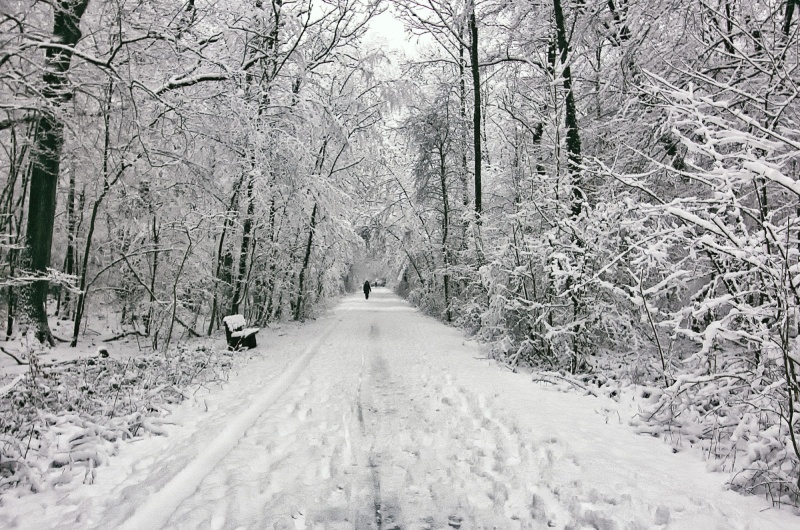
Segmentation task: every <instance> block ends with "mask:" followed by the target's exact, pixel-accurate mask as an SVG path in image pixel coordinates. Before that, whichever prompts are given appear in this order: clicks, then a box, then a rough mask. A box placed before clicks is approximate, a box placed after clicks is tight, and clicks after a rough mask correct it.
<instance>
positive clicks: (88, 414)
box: [0, 345, 233, 492]
mask: <svg viewBox="0 0 800 530" xmlns="http://www.w3.org/2000/svg"><path fill="white" fill-rule="evenodd" d="M232 362H233V355H232V353H231V352H228V351H222V352H219V351H216V350H215V349H213V348H210V347H207V346H204V345H199V346H194V347H192V348H189V347H186V346H179V347H178V348H177V350H176V351H173V352H171V354H170V355H168V356H165V355H164V354H159V353H151V354H147V355H142V356H137V357H131V358H129V359H127V360H118V359H113V358H110V357H108V356H103V355H102V354H101V355H99V356H97V357H90V358H81V359H77V360H75V361H69V362H64V363H58V364H51V365H41V366H38V365H37V364H36V362H35V360H34V362H33V363H31V365H30V370H29V371H28V372H27V373H26V374H25V375H24V376H23V377H22V378H21V379H19V380H18V381H17V382H16V383H15V384H14V385H13V386H12V387H11V388H10V389H9V390H8V391H7V392H5V394H3V395H2V396H0V492H2V491H5V490H8V489H9V488H13V487H18V486H19V487H29V488H30V489H31V490H32V491H34V492H38V491H43V490H46V489H49V488H52V487H55V486H58V485H60V484H65V483H69V482H72V481H74V480H82V481H83V482H84V483H92V482H93V481H94V479H95V477H96V473H97V468H98V467H100V466H102V465H104V464H106V463H107V462H108V459H109V457H110V456H111V455H113V454H115V453H116V452H117V450H118V449H119V447H120V444H121V443H122V442H124V441H126V440H130V439H133V438H137V437H143V436H149V435H160V434H163V433H164V429H163V426H162V424H163V422H164V417H165V416H166V415H167V414H168V413H169V406H170V405H173V404H177V403H180V402H181V401H183V400H184V399H186V398H187V397H189V395H190V393H191V392H193V391H196V389H197V388H199V387H200V386H202V385H207V384H210V383H214V382H220V381H225V380H227V376H228V372H229V369H230V368H231V365H232ZM6 383H10V381H6Z"/></svg>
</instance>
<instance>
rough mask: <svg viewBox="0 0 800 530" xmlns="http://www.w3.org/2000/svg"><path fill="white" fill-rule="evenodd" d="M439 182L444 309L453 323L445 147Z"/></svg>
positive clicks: (442, 151) (440, 158)
mask: <svg viewBox="0 0 800 530" xmlns="http://www.w3.org/2000/svg"><path fill="white" fill-rule="evenodd" d="M439 182H440V184H441V186H442V209H443V210H444V211H443V215H442V261H443V262H444V268H445V272H444V307H445V317H446V318H447V321H448V322H450V321H452V314H451V312H450V272H449V267H450V259H449V256H448V254H449V252H448V249H447V234H448V231H449V228H450V207H449V204H448V201H447V166H446V165H445V152H444V146H440V148H439Z"/></svg>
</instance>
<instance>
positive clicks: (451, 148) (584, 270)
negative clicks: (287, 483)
mask: <svg viewBox="0 0 800 530" xmlns="http://www.w3.org/2000/svg"><path fill="white" fill-rule="evenodd" d="M798 4H800V2H798V1H797V0H656V1H653V0H466V1H465V0H228V1H225V2H216V1H213V0H150V1H147V2H141V1H138V0H115V1H108V0H48V1H44V2H43V1H35V0H6V1H5V2H3V5H2V7H0V145H2V151H1V152H0V174H2V176H3V178H2V180H0V186H1V189H0V238H1V239H0V287H2V293H1V294H2V296H1V297H0V314H2V316H3V317H5V318H4V319H3V335H4V336H3V338H4V339H5V340H4V341H2V342H0V346H2V356H3V357H10V358H13V360H14V361H15V362H18V363H23V364H25V365H27V366H28V367H29V369H28V371H27V372H26V375H25V377H24V378H23V379H21V380H19V382H17V381H16V380H15V381H14V382H13V383H10V384H9V385H7V386H6V387H3V395H2V396H0V399H1V400H2V406H1V407H0V409H2V419H0V431H2V432H1V433H0V440H2V449H0V488H4V487H8V486H11V485H15V484H18V483H22V482H26V481H28V482H34V483H35V482H36V480H37V479H36V478H35V476H34V473H33V471H31V469H30V466H28V465H27V464H26V463H25V462H26V458H27V456H26V455H27V454H28V449H27V448H30V447H31V440H32V439H40V438H41V439H43V438H44V434H43V433H44V430H45V427H46V426H47V425H53V424H58V425H60V423H59V421H61V420H60V419H58V418H60V417H63V416H64V414H66V413H65V411H69V415H71V416H70V417H74V416H75V415H76V414H77V415H79V416H80V415H84V416H85V417H87V418H89V417H92V418H96V417H98V416H103V415H105V416H108V415H109V413H110V416H111V418H112V419H114V420H121V419H122V418H128V419H129V420H130V421H129V422H128V423H126V424H125V425H124V426H119V429H118V430H117V431H115V432H116V434H115V435H114V436H136V435H138V434H140V432H144V431H149V432H155V433H157V431H158V428H157V426H156V425H155V424H154V423H153V421H152V420H148V419H146V418H145V417H146V416H147V411H152V410H157V409H158V407H157V406H156V404H154V403H152V402H147V400H151V401H152V400H153V399H155V398H154V397H153V393H152V392H151V391H150V390H148V389H151V387H149V386H148V387H147V388H145V384H148V385H149V384H150V383H143V381H144V380H145V379H148V378H151V377H152V378H154V379H158V378H159V377H160V378H162V379H163V380H164V381H166V382H165V383H164V384H163V385H161V386H160V387H159V388H162V387H163V388H166V389H174V388H178V387H180V385H181V384H186V383H187V382H189V381H191V380H193V379H197V377H198V373H200V372H201V371H204V370H205V371H206V372H209V373H210V374H211V375H210V377H216V376H217V375H218V373H217V372H214V370H216V369H217V368H214V367H213V366H211V365H210V364H209V362H210V361H209V358H210V356H209V355H207V354H206V351H207V350H205V349H204V348H205V347H199V348H198V349H193V347H191V346H190V345H191V341H192V340H194V339H197V338H200V337H204V336H208V335H212V334H214V333H217V332H218V331H219V330H220V329H221V328H220V326H221V319H222V318H223V317H225V316H227V315H232V314H243V315H244V316H245V317H246V319H247V321H248V322H251V323H253V324H254V325H258V326H267V325H269V324H270V323H273V322H281V321H290V320H295V321H302V320H304V319H307V318H313V317H314V316H315V315H316V314H317V313H318V312H319V311H322V310H324V308H325V307H326V306H325V303H326V301H329V300H333V299H335V298H336V297H337V296H339V295H340V294H341V293H343V292H345V291H347V290H353V289H355V288H357V287H358V286H359V282H360V281H363V279H364V278H360V277H358V275H357V274H354V273H353V266H354V264H356V263H357V262H359V261H363V260H364V259H366V258H369V259H372V260H377V261H379V262H381V263H382V264H383V270H385V271H386V274H387V279H388V280H389V284H390V285H392V286H393V287H394V288H395V290H396V292H398V293H399V294H401V295H402V296H404V297H406V298H407V299H408V300H409V301H410V302H412V303H413V304H414V305H416V306H417V307H419V308H420V309H421V310H423V311H425V312H426V313H428V314H430V315H433V316H435V317H437V318H440V319H441V320H443V321H445V322H448V323H451V324H452V325H453V326H458V327H460V328H463V329H465V330H466V331H467V332H468V333H470V334H471V335H472V336H473V337H475V338H477V339H479V340H481V341H484V342H486V343H488V344H490V345H491V347H492V351H493V355H494V357H495V358H496V359H497V360H498V361H500V362H502V363H504V364H505V365H507V366H508V367H509V368H510V369H512V370H523V369H524V370H536V371H539V372H541V373H545V374H553V377H555V376H558V377H563V378H566V379H568V380H569V381H572V382H574V384H575V385H577V386H580V387H581V388H594V389H595V391H601V390H603V389H612V390H611V391H609V393H610V394H611V395H612V396H613V395H614V390H613V389H616V388H620V387H631V388H636V389H638V390H637V391H638V392H640V393H641V395H642V397H644V398H646V399H647V400H648V403H649V405H648V408H646V409H645V410H643V411H642V414H641V422H640V424H639V425H637V429H639V430H640V431H641V432H642V433H647V434H651V435H653V436H661V437H663V438H664V439H666V440H667V441H668V442H670V443H676V444H687V445H692V446H699V447H701V448H702V449H703V451H704V453H706V454H707V456H708V459H709V461H710V462H713V463H714V466H715V467H716V468H717V469H719V470H723V471H726V472H729V473H730V474H731V485H732V486H733V487H734V488H735V489H738V490H740V491H744V492H752V493H758V494H766V495H768V496H770V497H771V498H772V499H774V500H775V501H776V502H781V503H783V502H786V503H791V504H795V505H796V504H797V502H798V501H799V500H800V440H799V439H798V437H800V424H798V418H797V415H798V413H800V411H799V410H798V408H800V384H799V383H798V365H799V364H800V339H799V338H798V334H800V328H799V326H800V181H798V170H799V169H800V168H798V162H799V161H800V126H799V125H798V119H800V116H798V112H799V111H800V99H799V98H800V86H799V85H798V81H800V72H798V66H800V65H799V64H798V59H799V58H800V38H799V37H798V27H800V24H798V17H800V13H799V12H798V11H800V5H798ZM386 11H389V12H391V13H392V14H393V15H392V16H393V17H395V18H396V19H397V20H399V21H401V22H402V23H403V24H404V26H405V33H404V35H403V36H402V38H403V39H405V40H406V41H407V42H409V43H412V44H413V48H414V52H413V53H408V52H404V51H403V50H400V49H397V48H393V47H392V46H390V45H389V44H388V41H387V40H383V41H381V40H380V39H373V38H368V37H369V34H370V31H371V30H370V28H371V27H372V25H373V22H374V21H375V20H377V19H378V18H379V17H384V16H386V13H384V12H386ZM101 314H103V315H113V316H114V318H115V319H116V320H115V323H114V325H113V326H112V328H113V329H110V330H109V333H111V334H112V335H114V336H113V337H112V336H110V337H105V338H108V339H114V338H116V339H119V338H121V337H123V336H135V337H136V339H137V342H138V344H139V348H140V349H141V350H142V351H143V352H146V353H148V357H147V359H148V360H147V361H142V362H140V363H139V365H138V367H137V370H138V372H136V374H133V375H131V376H130V377H128V375H126V374H129V373H132V372H131V367H130V366H128V365H126V364H125V363H120V364H121V365H125V366H121V367H118V370H117V372H119V374H122V375H120V376H119V380H117V379H114V378H115V377H117V375H119V374H118V373H117V372H113V371H112V370H109V371H107V372H103V371H100V372H98V374H97V379H95V380H94V383H93V385H94V386H96V387H97V388H96V391H97V393H98V396H97V399H89V398H87V397H86V395H85V393H86V391H87V388H88V387H86V385H85V384H84V385H83V386H81V385H82V383H81V381H85V377H84V379H81V377H77V376H76V375H75V374H76V373H78V372H79V371H80V370H84V371H85V369H86V365H80V367H78V366H77V365H75V364H73V365H70V366H72V368H73V369H74V371H73V372H70V373H72V375H71V376H66V375H64V368H63V366H62V368H57V367H55V366H54V365H46V364H45V363H44V361H43V359H44V356H45V353H46V352H51V351H55V352H58V351H61V350H60V349H59V348H69V347H73V348H74V347H80V346H81V344H85V343H87V342H89V341H90V339H91V338H92V337H93V336H95V335H97V333H95V332H92V326H93V324H92V323H93V322H95V321H96V319H97V315H101ZM54 347H55V348H56V349H55V350H53V348H54ZM190 358H191V359H190ZM214 358H215V359H217V361H215V362H217V363H218V365H215V366H223V365H224V364H225V363H227V362H228V361H226V360H225V359H226V357H225V355H223V354H222V353H219V355H217V354H215V355H214ZM190 361H191V362H190ZM192 362H194V363H196V364H191V363H192ZM219 363H221V364H219ZM81 367H82V368H81ZM94 368H96V367H94ZM103 374H106V375H105V376H103ZM114 374H117V375H114ZM147 374H150V375H147ZM153 374H158V375H153ZM215 374H216V375H215ZM103 377H105V379H103ZM54 378H55V379H58V380H59V381H60V382H61V384H60V386H59V384H56V383H54V382H53V381H50V380H51V379H54ZM148 380H150V379H148ZM9 381H11V377H10V376H6V377H4V378H3V379H2V380H0V383H2V384H5V383H9ZM67 381H72V383H70V384H73V383H74V386H69V385H68V384H67ZM120 385H129V386H130V387H131V388H133V387H136V388H138V389H139V390H138V392H139V393H138V394H136V396H138V398H137V399H130V400H128V401H127V402H126V404H125V410H124V413H123V412H121V411H120V410H119V409H118V407H122V405H118V403H117V398H116V397H115V396H117V395H119V393H120V390H119V389H120ZM137 385H138V386H137ZM153 386H158V385H157V384H156V383H153ZM56 387H58V388H62V389H64V388H66V390H63V391H55V390H54V388H56ZM101 388H102V389H103V390H102V392H101ZM103 392H105V393H103ZM101 394H102V396H101ZM180 396H181V394H180V392H179V391H177V390H176V391H174V392H173V394H171V397H162V398H159V399H167V400H169V399H180ZM112 400H113V407H111V406H110V403H111V401H112ZM98 403H99V404H98ZM98 421H99V420H98ZM134 423H135V424H136V425H137V426H139V427H141V428H138V427H137V428H136V429H133V428H131V425H133V424H134ZM103 425H105V426H106V427H104V428H106V429H111V430H113V428H112V427H109V426H108V422H105V423H104V424H103ZM120 425H122V424H120Z"/></svg>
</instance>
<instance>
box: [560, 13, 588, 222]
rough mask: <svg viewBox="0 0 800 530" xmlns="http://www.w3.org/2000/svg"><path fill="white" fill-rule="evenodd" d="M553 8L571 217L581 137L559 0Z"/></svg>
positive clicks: (578, 194)
mask: <svg viewBox="0 0 800 530" xmlns="http://www.w3.org/2000/svg"><path fill="white" fill-rule="evenodd" d="M553 10H554V11H555V19H556V44H557V46H558V53H559V56H560V58H561V66H562V68H563V71H562V74H561V76H562V81H563V84H564V91H565V92H566V95H565V102H564V106H565V118H564V121H565V125H566V127H567V168H568V171H569V174H570V184H571V187H572V191H571V195H570V202H571V207H570V212H571V214H572V217H573V218H576V217H578V216H579V215H580V214H581V210H582V209H583V201H584V200H585V198H586V196H585V195H584V192H583V189H581V186H582V185H583V182H582V179H581V137H580V131H579V129H578V112H577V109H576V107H575V95H574V93H573V90H572V71H571V69H570V67H569V63H568V59H569V46H568V45H567V31H566V29H565V24H564V13H563V11H562V10H561V0H553Z"/></svg>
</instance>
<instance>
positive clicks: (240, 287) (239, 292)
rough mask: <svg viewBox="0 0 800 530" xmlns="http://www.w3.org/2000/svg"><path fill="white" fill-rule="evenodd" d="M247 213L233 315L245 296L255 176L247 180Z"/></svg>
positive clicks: (232, 308)
mask: <svg viewBox="0 0 800 530" xmlns="http://www.w3.org/2000/svg"><path fill="white" fill-rule="evenodd" d="M246 197H247V215H246V216H245V218H244V223H243V224H242V248H241V249H240V251H239V272H238V274H237V276H236V284H235V287H234V289H233V298H232V299H231V312H230V314H231V315H236V314H238V313H239V305H240V304H241V301H242V300H241V299H242V298H243V291H244V283H245V278H246V274H247V255H248V254H249V253H250V240H251V239H252V232H253V214H254V212H255V205H254V204H253V201H254V199H253V176H252V175H251V176H250V177H248V180H247V195H246Z"/></svg>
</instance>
